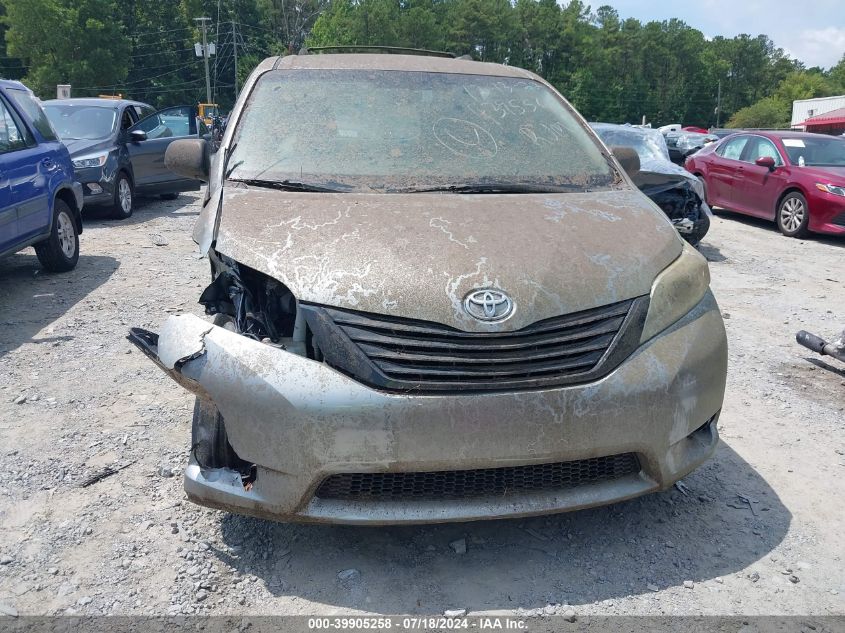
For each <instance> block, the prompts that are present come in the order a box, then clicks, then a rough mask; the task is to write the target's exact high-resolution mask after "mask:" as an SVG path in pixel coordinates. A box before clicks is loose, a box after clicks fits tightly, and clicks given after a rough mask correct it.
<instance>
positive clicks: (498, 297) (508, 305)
mask: <svg viewBox="0 0 845 633" xmlns="http://www.w3.org/2000/svg"><path fill="white" fill-rule="evenodd" d="M464 310H466V311H467V314H469V315H470V316H471V317H474V318H476V319H478V320H479V321H487V322H492V321H504V320H505V319H507V318H508V317H509V316H510V315H511V314H513V301H512V300H511V298H510V297H509V296H508V295H506V294H505V293H504V292H502V291H501V290H491V289H484V290H473V291H472V292H470V293H469V294H468V295H467V296H466V299H464Z"/></svg>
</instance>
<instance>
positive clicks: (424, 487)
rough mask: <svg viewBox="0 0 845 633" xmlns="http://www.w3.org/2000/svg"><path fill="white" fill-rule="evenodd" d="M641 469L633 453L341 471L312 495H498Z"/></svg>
mask: <svg viewBox="0 0 845 633" xmlns="http://www.w3.org/2000/svg"><path fill="white" fill-rule="evenodd" d="M639 470H640V465H639V461H638V460H637V457H636V455H635V454H634V453H623V454H620V455H611V456H609V457H594V458H591V459H581V460H578V461H573V462H557V463H552V464H533V465H530V466H510V467H506V468H482V469H477V470H444V471H438V472H419V473H413V472H412V473H343V474H339V475H332V476H331V477H329V478H327V479H326V480H325V481H323V483H322V484H320V487H319V488H318V489H317V493H316V496H317V497H319V498H321V499H340V500H347V501H402V500H436V499H466V498H471V497H489V496H496V497H502V496H506V495H509V494H520V493H527V492H540V491H554V490H566V489H568V488H574V487H576V486H583V485H585V484H592V483H598V482H602V481H610V480H613V479H619V478H621V477H624V476H626V475H632V474H635V473H637V472H639Z"/></svg>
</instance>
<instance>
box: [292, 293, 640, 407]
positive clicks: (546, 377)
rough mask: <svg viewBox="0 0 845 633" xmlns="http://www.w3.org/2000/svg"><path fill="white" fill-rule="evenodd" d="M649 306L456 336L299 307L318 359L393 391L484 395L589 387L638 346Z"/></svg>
mask: <svg viewBox="0 0 845 633" xmlns="http://www.w3.org/2000/svg"><path fill="white" fill-rule="evenodd" d="M647 303H648V299H647V298H645V297H643V298H640V299H631V300H627V301H620V302H618V303H614V304H611V305H606V306H602V307H599V308H594V309H590V310H584V311H581V312H576V313H573V314H569V315H565V316H560V317H555V318H551V319H546V320H544V321H539V322H537V323H535V324H533V325H530V326H528V327H525V328H523V329H521V330H517V331H513V332H501V333H475V332H463V331H460V330H457V329H455V328H451V327H448V326H445V325H441V324H438V323H432V322H427V321H416V320H411V319H401V318H394V317H387V316H383V315H375V314H369V313H367V314H365V313H360V312H352V311H347V310H339V309H336V308H327V307H322V306H320V307H318V306H305V305H303V308H304V309H305V315H306V319H307V321H308V324H309V326H310V328H311V329H312V330H313V333H314V340H315V341H316V343H317V344H318V345H319V348H320V352H321V353H322V354H323V356H324V358H325V360H326V362H327V363H329V364H330V365H332V366H334V367H335V368H337V369H339V370H341V371H344V372H346V373H348V374H350V375H352V376H354V377H355V378H357V379H359V380H361V381H362V382H364V383H366V384H370V385H373V386H375V387H380V388H384V389H388V390H396V391H441V392H444V391H463V392H466V391H491V390H511V389H521V388H536V387H543V386H554V385H560V384H573V383H576V382H585V381H588V380H594V379H596V378H598V377H600V376H601V375H603V374H604V373H606V372H609V371H610V370H612V369H613V367H615V366H616V365H618V364H619V363H620V362H621V361H622V360H624V358H625V357H627V355H628V354H630V352H631V351H632V350H633V349H634V348H635V347H636V346H637V344H638V343H639V337H640V333H641V330H642V323H643V320H644V319H645V310H646V309H647Z"/></svg>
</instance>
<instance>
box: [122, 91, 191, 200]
mask: <svg viewBox="0 0 845 633" xmlns="http://www.w3.org/2000/svg"><path fill="white" fill-rule="evenodd" d="M198 132H199V129H198V122H197V109H196V108H195V107H191V106H176V107H173V108H166V109H164V110H160V111H158V112H156V113H154V114H151V115H150V116H148V117H146V118H145V119H142V120H140V121H138V123H136V124H135V125H133V126H132V127H131V128H130V129H129V131H128V136H127V142H126V147H127V150H128V152H129V159H130V161H131V162H132V171H133V174H134V176H135V188H136V189H137V190H138V192H139V193H148V194H149V193H175V192H178V191H197V190H198V189H199V188H200V182H199V181H198V180H188V179H186V178H183V177H182V176H178V175H177V174H175V173H173V172H172V171H170V170H169V169H167V167H165V165H164V153H165V152H166V151H167V147H168V146H169V145H170V144H171V143H172V142H173V141H175V140H177V139H180V138H191V137H194V138H196V137H198V136H199V134H198Z"/></svg>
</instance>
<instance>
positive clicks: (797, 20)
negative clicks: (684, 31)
mask: <svg viewBox="0 0 845 633" xmlns="http://www.w3.org/2000/svg"><path fill="white" fill-rule="evenodd" d="M585 3H586V4H589V5H590V6H591V7H592V8H593V10H595V9H597V8H598V7H599V6H601V5H602V4H608V5H610V6H612V7H613V8H615V9H616V10H617V11H619V15H620V17H622V18H637V19H638V20H640V21H642V22H648V21H651V20H668V19H669V18H679V19H681V20H683V21H684V22H686V23H687V24H689V25H690V26H691V27H693V28H696V29H698V30H699V31H701V32H702V33H704V35H705V36H707V37H713V36H714V35H724V36H725V37H733V36H734V35H738V34H740V33H748V34H749V35H759V34H760V33H764V34H766V35H768V36H769V37H770V38H771V39H772V41H773V42H774V43H775V45H776V46H779V47H780V48H782V49H784V50H785V51H786V52H787V53H789V55H790V56H792V57H794V58H796V59H799V60H801V61H802V62H804V64H806V65H807V67H812V66H821V67H823V68H830V67H831V66H834V65H835V64H836V63H837V62H838V61H839V60H840V59H842V56H843V55H845V0H808V1H806V2H796V1H795V0H675V1H674V2H671V1H669V0H587V1H586V2H585Z"/></svg>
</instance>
